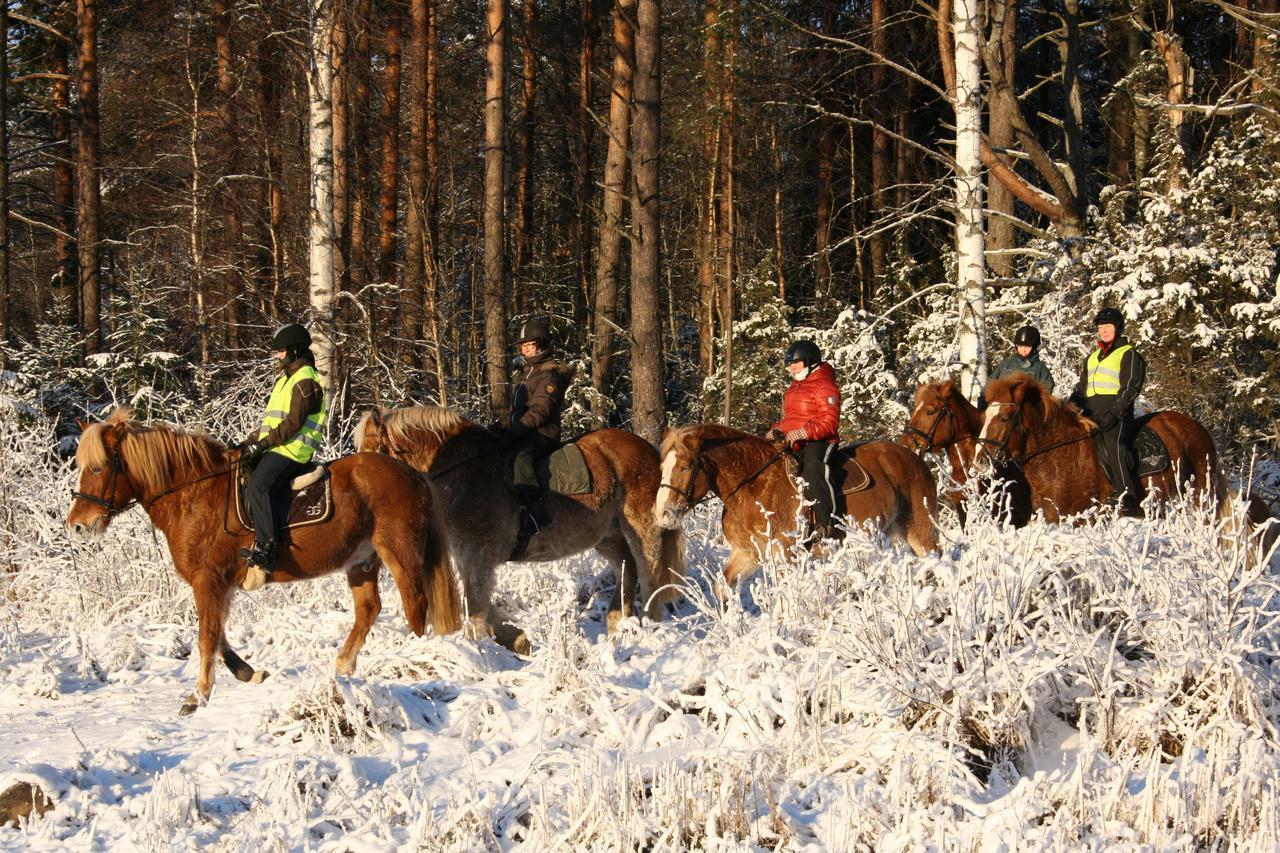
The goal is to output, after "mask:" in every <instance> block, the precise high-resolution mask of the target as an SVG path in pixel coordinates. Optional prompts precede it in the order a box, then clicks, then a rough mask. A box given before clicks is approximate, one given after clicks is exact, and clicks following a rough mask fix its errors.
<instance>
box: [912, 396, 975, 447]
mask: <svg viewBox="0 0 1280 853" xmlns="http://www.w3.org/2000/svg"><path fill="white" fill-rule="evenodd" d="M964 407H968V408H970V409H971V408H972V407H971V406H969V402H968V401H967V400H965V399H964V397H963V396H961V394H960V392H959V391H957V390H956V383H955V380H954V379H944V380H942V381H940V382H922V383H921V384H920V385H919V386H918V387H917V388H916V398H915V407H914V408H912V410H911V417H910V418H908V419H907V425H906V426H905V427H903V430H902V435H901V437H899V438H898V443H899V444H901V445H902V446H903V447H906V448H907V449H908V450H912V451H914V452H915V453H917V454H922V453H932V452H933V451H935V450H942V449H944V448H947V447H950V446H951V445H953V444H955V443H956V442H958V441H962V440H964V439H966V438H971V437H972V434H971V431H970V429H969V424H968V423H967V419H966V418H965V417H964V414H965V411H964Z"/></svg>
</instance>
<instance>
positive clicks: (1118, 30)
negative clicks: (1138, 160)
mask: <svg viewBox="0 0 1280 853" xmlns="http://www.w3.org/2000/svg"><path fill="white" fill-rule="evenodd" d="M1104 33H1105V39H1106V50H1105V56H1106V62H1107V66H1106V67H1107V72H1108V77H1110V79H1111V80H1123V79H1124V78H1125V76H1127V75H1128V74H1129V72H1130V71H1132V70H1133V65H1134V62H1135V61H1136V56H1137V54H1136V53H1135V52H1134V51H1133V49H1132V46H1133V41H1134V35H1135V33H1134V29H1133V27H1132V26H1131V25H1130V24H1129V23H1128V22H1127V21H1108V22H1107V24H1106V29H1105V30H1104ZM1107 119H1108V121H1107V122H1106V126H1107V179H1108V180H1109V181H1110V182H1111V183H1112V184H1114V185H1116V186H1117V187H1123V186H1127V185H1128V184H1129V183H1130V181H1132V180H1133V178H1134V172H1133V158H1134V152H1133V120H1134V111H1133V98H1132V97H1131V96H1130V95H1129V93H1128V92H1125V91H1121V90H1116V89H1113V90H1112V92H1111V105H1110V114H1109V115H1108V116H1107Z"/></svg>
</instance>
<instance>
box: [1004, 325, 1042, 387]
mask: <svg viewBox="0 0 1280 853" xmlns="http://www.w3.org/2000/svg"><path fill="white" fill-rule="evenodd" d="M1013 346H1014V350H1015V353H1014V354H1013V355H1011V356H1008V357H1007V358H1005V360H1004V361H1002V362H1000V364H999V365H998V366H997V367H996V369H995V370H993V371H991V376H990V377H989V378H990V379H1004V378H1008V377H1010V376H1012V375H1013V374H1015V373H1025V374H1027V375H1028V376H1030V377H1031V378H1032V379H1034V380H1036V381H1037V382H1039V383H1040V384H1041V385H1043V386H1044V387H1045V390H1046V391H1048V392H1049V393H1050V394H1052V393H1053V374H1052V373H1050V372H1049V366H1048V365H1047V364H1045V363H1044V362H1043V361H1041V360H1040V330H1039V329H1037V328H1036V327H1035V326H1023V327H1022V328H1020V329H1018V331H1017V332H1015V333H1014V335H1013Z"/></svg>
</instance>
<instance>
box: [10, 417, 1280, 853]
mask: <svg viewBox="0 0 1280 853" xmlns="http://www.w3.org/2000/svg"><path fill="white" fill-rule="evenodd" d="M10 440H11V441H18V440H19V439H15V438H12V437H11V438H10ZM22 441H23V442H24V444H23V446H21V447H17V446H14V447H10V448H9V451H10V452H9V453H8V454H6V455H5V457H4V459H3V461H0V491H3V495H0V497H2V498H3V506H4V507H5V509H4V511H3V514H2V515H0V530H2V531H3V537H4V538H3V539H2V540H0V542H2V543H3V550H0V560H2V562H0V595H2V596H3V605H2V606H0V607H2V609H0V731H2V732H3V735H2V736H0V790H3V789H4V788H6V787H8V786H9V784H10V783H12V782H13V781H15V780H19V779H26V780H29V781H32V782H34V783H36V784H38V785H39V786H41V787H42V788H43V789H44V790H45V791H46V792H47V793H48V794H49V795H50V796H51V797H52V798H53V799H54V801H55V802H56V807H55V808H54V809H53V810H52V811H50V812H48V813H47V814H46V815H45V816H44V817H43V818H40V819H36V820H33V821H31V822H30V823H29V824H26V825H24V826H21V827H8V828H3V829H0V845H2V846H3V847H5V848H14V849H16V848H28V847H38V848H68V849H77V850H84V849H97V848H112V849H126V848H133V849H157V848H165V849H169V848H196V847H212V848H214V849H228V850H239V849H245V850H247V849H255V850H256V849H259V848H261V847H263V846H270V847H273V848H279V849H308V850H310V849H318V850H384V849H392V848H417V849H428V850H478V849H510V848H516V847H526V848H529V849H544V848H558V849H565V848H577V849H620V848H621V849H632V848H645V849H674V848H699V849H715V850H720V849H734V850H737V849H753V848H762V849H775V848H781V849H788V850H794V849H813V850H818V849H830V850H855V849H873V848H874V849H877V850H917V849H922V848H935V849H984V850H985V849H999V848H1000V846H1001V845H1007V846H1008V848H1009V849H1012V848H1014V847H1017V848H1019V849H1035V848H1044V849H1062V848H1089V849H1098V848H1102V847H1104V846H1105V847H1106V848H1108V849H1112V848H1116V847H1118V848H1120V849H1124V848H1132V849H1137V848H1144V847H1148V846H1151V847H1156V848H1164V847H1173V848H1185V847H1192V846H1201V845H1208V846H1212V845H1218V844H1221V843H1223V842H1230V843H1234V844H1238V845H1240V846H1242V847H1250V848H1254V849H1261V848H1268V849H1271V848H1274V847H1275V846H1276V845H1280V788H1278V785H1280V747H1278V746H1277V743H1278V740H1277V734H1278V730H1277V723H1278V722H1280V664H1278V663H1277V662H1278V661H1280V650H1278V641H1280V598H1277V589H1276V575H1275V568H1276V565H1277V564H1280V560H1277V561H1275V562H1273V564H1272V565H1271V566H1270V567H1267V566H1264V565H1251V564H1250V563H1249V561H1248V560H1246V559H1245V554H1244V553H1243V551H1241V550H1232V549H1231V548H1229V547H1228V548H1224V547H1223V546H1222V544H1221V543H1220V542H1219V537H1218V536H1217V534H1216V531H1215V530H1214V526H1213V524H1212V523H1211V522H1209V521H1208V520H1207V519H1206V517H1205V516H1203V515H1200V514H1198V513H1197V512H1195V511H1194V510H1191V509H1182V510H1179V511H1177V512H1175V513H1174V514H1173V515H1172V516H1170V517H1168V518H1165V519H1162V520H1158V521H1141V522H1139V521H1133V520H1128V519H1125V520H1120V521H1115V520H1104V521H1102V522H1100V523H1099V524H1098V525H1096V526H1093V527H1086V528H1057V527H1046V526H1043V525H1033V526H1031V527H1030V528H1028V529H1025V530H1021V531H1010V530H1005V529H1002V528H1000V527H999V526H997V525H995V524H993V523H991V522H990V521H984V520H983V519H982V518H981V517H979V518H978V519H977V520H975V522H974V523H973V524H971V526H970V527H969V529H968V530H966V531H963V532H961V531H960V530H958V529H956V528H955V527H953V526H950V527H948V528H947V530H946V531H945V537H944V540H945V548H944V553H943V554H942V555H941V556H938V557H935V558H926V559H921V558H917V557H915V556H913V555H911V554H909V553H908V552H905V551H902V550H894V549H892V548H890V547H889V546H888V545H887V544H886V543H883V542H877V541H874V540H872V539H869V538H866V537H861V536H859V537H854V538H853V539H851V540H850V541H849V542H848V543H846V544H845V545H844V546H843V547H842V548H841V549H840V550H839V551H838V552H836V553H835V554H833V555H831V556H830V557H829V558H828V559H824V560H821V561H812V560H807V559H806V560H804V561H802V562H801V564H799V565H795V566H770V567H768V568H767V569H766V571H765V572H763V573H762V574H761V575H759V576H757V578H756V580H755V581H754V582H753V583H752V584H751V586H750V588H749V589H748V590H747V591H745V592H744V593H743V595H742V596H741V597H740V599H739V601H738V602H737V603H735V604H733V605H731V606H729V607H728V608H726V609H723V610H722V609H721V608H720V607H718V606H716V605H713V604H712V603H711V600H710V597H709V594H708V592H707V590H708V589H709V579H710V578H711V577H712V576H713V575H714V573H715V572H716V571H718V568H719V566H720V565H721V563H722V561H723V559H724V557H725V555H726V550H725V549H724V548H723V546H722V545H721V543H720V542H719V539H718V534H717V522H716V521H715V516H716V515H717V513H716V510H715V508H712V507H704V508H703V509H702V511H701V513H700V514H699V515H697V516H696V517H694V518H692V519H690V520H689V522H688V525H687V529H688V531H689V533H690V544H689V558H690V560H689V561H690V564H691V567H692V569H691V573H692V574H693V575H694V579H695V584H694V587H693V589H692V591H691V599H690V600H689V601H686V602H685V603H683V604H681V605H680V606H679V607H678V608H676V610H675V612H674V613H673V614H672V615H671V617H670V618H668V620H667V621H665V622H663V623H662V624H658V625H653V624H643V625H641V624H639V623H637V622H634V621H631V622H628V623H624V626H623V631H622V632H621V634H620V636H618V637H616V638H614V639H609V638H607V637H605V636H604V630H603V621H602V619H603V609H604V606H605V603H606V601H607V597H608V594H609V591H610V584H611V583H612V577H611V575H610V574H609V573H608V572H607V571H606V570H605V568H604V563H603V561H601V560H599V559H597V558H596V557H594V556H593V555H581V556H579V557H575V558H573V559H568V560H564V561H560V562H558V563H554V564H538V565H530V566H508V567H506V568H505V569H504V570H503V572H502V575H501V577H502V580H501V585H500V590H499V594H500V595H501V596H502V598H503V599H504V600H505V601H506V603H507V606H508V607H509V609H510V610H511V612H512V614H513V617H514V618H515V620H516V621H518V623H519V624H520V625H521V626H522V627H524V628H525V629H526V631H527V632H528V633H529V635H530V636H531V638H532V639H533V642H534V650H533V652H532V654H531V655H530V656H529V657H528V658H520V657H517V656H515V655H513V654H511V653H510V652H507V651H505V650H504V649H502V648H500V647H497V646H495V645H493V644H492V643H490V642H474V641H470V640H467V639H464V638H463V637H461V636H449V637H425V638H416V637H413V636H412V635H411V634H410V633H409V632H408V629H407V626H406V625H405V622H404V618H403V615H402V614H401V612H400V610H399V604H398V598H399V597H398V595H396V594H395V593H394V591H393V590H391V589H386V590H384V594H383V601H384V602H385V604H386V609H384V611H383V613H382V615H381V616H380V617H379V619H378V622H377V624H376V625H375V627H374V630H373V632H372V634H371V636H370V640H369V643H368V645H367V646H366V647H365V650H364V651H363V652H362V654H361V656H360V660H359V664H358V670H357V675H356V676H355V677H351V678H343V679H337V680H335V678H334V675H333V659H334V656H335V654H336V652H337V648H338V645H339V643H340V641H341V640H342V638H343V637H344V636H345V634H346V631H347V629H348V627H349V625H350V621H351V613H350V599H349V597H348V594H347V592H346V588H345V584H344V582H343V581H342V579H340V578H336V577H334V578H327V579H325V580H323V581H319V582H314V583H311V584H304V585H295V586H293V587H288V588H280V587H271V588H268V589H266V590H264V591H262V592H260V593H255V594H252V595H249V594H240V595H238V596H237V598H236V601H235V604H234V609H233V612H232V616H231V624H230V626H229V630H228V636H229V638H230V640H231V642H232V644H233V645H234V646H235V647H236V648H237V649H238V650H239V651H240V652H241V653H242V654H243V655H244V656H245V657H246V658H247V659H248V660H249V661H250V662H251V663H252V664H253V665H255V666H258V667H265V668H267V669H268V670H270V672H271V677H270V678H269V679H268V680H267V681H266V682H264V683H262V684H258V685H255V684H241V683H239V682H237V681H235V680H234V679H233V678H231V677H230V675H229V673H228V672H227V671H226V669H225V668H223V667H221V665H220V666H219V673H218V683H217V685H216V687H215V688H214V694H213V699H212V701H211V703H210V704H209V705H208V706H207V707H205V708H202V709H200V710H199V711H197V712H196V713H195V714H194V715H192V716H189V717H179V716H178V715H177V709H178V705H179V703H180V700H181V698H182V697H183V696H184V695H185V693H186V692H187V691H189V690H190V689H191V687H192V686H193V684H194V681H195V677H196V658H195V655H194V654H193V651H192V645H193V641H194V637H195V630H194V613H193V609H192V605H191V597H190V593H189V591H188V590H187V589H186V588H185V586H184V585H182V584H181V582H180V581H178V580H177V579H176V577H175V576H174V575H173V574H172V569H171V568H170V564H169V560H168V555H167V552H166V551H165V550H164V547H163V542H162V541H157V540H156V538H155V537H153V535H152V533H151V531H150V527H149V525H148V524H147V522H146V519H145V517H144V516H143V515H142V513H141V512H140V511H138V510H133V511H131V512H130V513H129V514H128V515H126V516H125V517H122V518H121V519H119V520H118V521H117V522H116V523H115V524H114V525H113V526H112V529H111V531H110V532H109V533H108V535H107V537H106V539H105V540H104V541H103V542H102V543H100V544H98V545H92V546H90V545H72V544H71V543H70V542H68V541H67V540H66V538H65V537H64V536H63V535H62V533H61V531H60V527H59V526H60V524H61V518H62V514H63V513H65V511H66V508H67V503H68V499H67V498H66V495H67V493H68V489H69V487H70V485H71V479H70V472H69V471H68V470H67V469H66V468H65V467H63V468H54V469H50V468H49V467H46V466H48V465H49V464H51V463H47V462H43V461H41V460H40V456H39V454H38V453H36V452H34V451H33V450H32V446H34V445H32V446H27V445H26V444H25V441H26V440H25V439H23V440H22ZM31 441H33V442H36V443H37V444H38V437H37V438H33V439H31ZM46 446H47V445H46ZM24 466H26V467H25V468H24ZM50 470H54V471H55V475H51V474H50V473H49V472H50Z"/></svg>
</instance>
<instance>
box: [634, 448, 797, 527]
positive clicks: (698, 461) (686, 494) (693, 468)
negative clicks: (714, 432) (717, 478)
mask: <svg viewBox="0 0 1280 853" xmlns="http://www.w3.org/2000/svg"><path fill="white" fill-rule="evenodd" d="M786 452H787V449H786V447H785V446H784V447H782V448H780V449H779V450H778V452H777V453H775V454H773V455H772V456H770V457H769V458H768V460H766V461H765V463H764V464H763V465H761V466H760V467H759V468H757V469H756V471H755V473H753V474H751V475H749V476H748V477H746V478H744V479H743V480H742V482H740V483H738V485H736V486H734V487H733V488H732V489H730V490H729V491H728V492H726V493H725V494H723V495H721V496H720V499H721V500H722V501H727V500H728V499H729V498H731V497H733V496H734V495H736V494H737V493H738V491H739V490H741V489H742V487H743V486H745V485H747V484H748V483H751V482H753V481H754V480H755V479H756V478H757V477H759V476H760V475H761V474H763V473H764V472H765V471H767V470H768V469H769V466H771V465H772V464H773V463H775V462H777V461H778V460H779V459H781V458H782V457H783V455H784V454H786ZM702 470H703V461H702V451H701V450H699V451H698V453H697V454H696V455H695V456H694V457H693V464H692V465H690V472H691V473H690V476H689V488H687V489H682V488H680V487H679V486H673V485H672V484H670V483H659V484H658V488H659V489H670V490H671V491H673V492H675V493H676V494H677V495H680V496H681V497H682V498H684V500H685V504H686V508H685V511H686V512H687V511H688V510H691V509H693V508H694V507H696V506H697V505H698V504H700V503H702V502H703V501H705V500H707V498H709V497H710V496H711V493H712V491H714V489H713V488H712V486H713V484H712V482H711V475H710V472H708V474H707V482H708V487H707V493H706V494H704V495H703V496H702V497H701V498H699V499H697V500H695V499H694V497H693V484H694V483H696V482H698V473H699V472H700V471H702Z"/></svg>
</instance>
